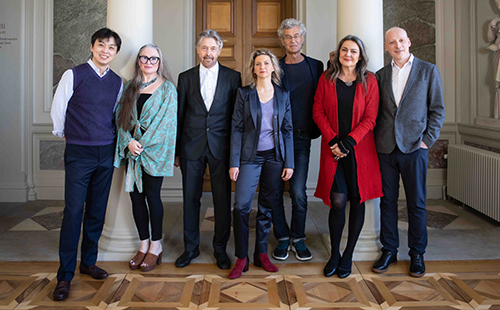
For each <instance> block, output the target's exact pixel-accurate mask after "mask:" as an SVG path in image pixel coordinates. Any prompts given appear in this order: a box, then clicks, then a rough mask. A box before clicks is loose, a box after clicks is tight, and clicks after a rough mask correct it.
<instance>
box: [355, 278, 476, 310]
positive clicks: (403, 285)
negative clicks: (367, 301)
mask: <svg viewBox="0 0 500 310" xmlns="http://www.w3.org/2000/svg"><path fill="white" fill-rule="evenodd" d="M363 278H364V279H365V281H366V283H367V285H368V287H369V288H370V290H371V291H372V293H373V295H374V296H375V298H376V299H377V301H378V303H379V304H380V306H381V307H382V309H401V310H404V309H415V307H418V309H443V310H444V309H472V308H471V306H470V305H469V303H467V301H466V300H465V299H464V298H463V297H462V296H461V295H460V294H459V293H458V292H456V291H455V290H453V289H452V288H451V287H450V286H449V285H448V284H447V283H446V281H445V279H443V278H442V277H441V276H440V275H439V274H436V273H428V274H426V275H425V276H424V277H422V278H413V277H410V276H408V275H387V276H379V275H369V274H368V275H364V276H363Z"/></svg>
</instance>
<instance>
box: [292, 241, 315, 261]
mask: <svg viewBox="0 0 500 310" xmlns="http://www.w3.org/2000/svg"><path fill="white" fill-rule="evenodd" d="M292 248H293V251H294V252H295V257H297V259H298V260H310V259H312V258H313V256H312V254H311V251H309V249H308V248H307V247H306V244H305V243H304V240H299V241H297V242H292Z"/></svg>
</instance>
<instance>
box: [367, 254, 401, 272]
mask: <svg viewBox="0 0 500 310" xmlns="http://www.w3.org/2000/svg"><path fill="white" fill-rule="evenodd" d="M397 254H398V253H392V252H389V251H382V255H381V256H380V258H379V259H378V260H377V261H376V262H375V263H374V264H373V267H372V271H373V272H375V273H384V272H386V271H387V270H388V269H389V267H391V266H392V265H396V264H397V263H398V256H397Z"/></svg>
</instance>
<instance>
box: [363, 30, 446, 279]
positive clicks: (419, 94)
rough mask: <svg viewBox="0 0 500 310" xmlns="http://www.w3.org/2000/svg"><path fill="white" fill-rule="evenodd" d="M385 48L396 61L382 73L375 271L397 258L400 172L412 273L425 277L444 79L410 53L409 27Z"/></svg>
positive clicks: (391, 34)
mask: <svg viewBox="0 0 500 310" xmlns="http://www.w3.org/2000/svg"><path fill="white" fill-rule="evenodd" d="M384 46H385V50H386V51H388V52H389V54H391V56H392V62H391V63H390V64H388V65H387V66H385V67H384V68H382V69H380V70H379V71H378V72H377V78H378V81H379V90H380V108H379V115H378V119H377V125H376V127H375V130H374V133H375V142H376V145H377V152H378V156H379V161H380V171H381V173H382V187H383V193H384V196H383V197H382V198H381V200H380V218H381V229H380V241H381V242H382V245H383V248H382V255H381V257H380V258H379V259H378V260H377V261H376V262H375V263H374V264H373V268H372V270H373V271H374V272H376V273H383V272H385V271H387V269H388V268H389V267H390V266H391V265H394V264H396V262H397V257H396V256H397V251H398V246H399V236H398V194H399V175H401V178H402V180H403V185H404V189H405V193H406V203H407V209H408V222H409V228H408V247H409V248H410V252H409V255H410V258H411V263H410V272H409V273H410V275H411V276H414V277H422V276H423V275H424V274H425V264H424V253H425V248H426V247H427V213H426V208H425V199H426V196H427V190H426V178H427V162H428V156H429V150H428V148H429V147H431V146H432V145H433V144H434V142H436V140H437V139H438V137H439V132H440V130H441V127H442V126H443V122H444V118H445V111H444V101H443V90H442V85H441V77H440V74H439V70H438V69H437V67H436V66H435V65H433V64H430V63H428V62H425V61H422V60H420V59H418V58H416V57H414V56H413V54H411V53H410V51H409V48H410V46H411V42H410V39H409V38H408V35H407V33H406V31H405V30H404V29H401V28H398V27H394V28H391V29H389V30H388V31H387V32H386V34H385V43H384Z"/></svg>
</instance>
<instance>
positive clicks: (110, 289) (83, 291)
mask: <svg viewBox="0 0 500 310" xmlns="http://www.w3.org/2000/svg"><path fill="white" fill-rule="evenodd" d="M124 277H125V274H113V275H112V276H110V277H109V278H107V279H105V280H94V279H92V278H91V277H90V276H80V275H79V274H77V275H75V278H74V279H73V281H71V290H70V294H69V297H68V299H66V300H63V301H54V300H53V299H52V293H53V292H54V288H55V287H56V285H57V278H56V274H55V273H52V274H49V275H48V276H47V277H46V278H45V279H44V282H43V283H41V284H40V285H38V286H37V288H36V289H35V290H33V292H31V294H30V295H29V296H28V297H26V299H25V300H23V302H22V303H21V304H20V305H19V306H18V307H16V308H15V309H16V310H17V309H37V310H42V309H43V310H48V309H74V310H98V309H106V308H107V307H108V305H109V303H110V301H111V298H112V297H113V296H114V295H115V293H116V291H117V290H118V287H119V286H120V285H121V283H122V281H123V278H124Z"/></svg>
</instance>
